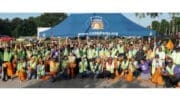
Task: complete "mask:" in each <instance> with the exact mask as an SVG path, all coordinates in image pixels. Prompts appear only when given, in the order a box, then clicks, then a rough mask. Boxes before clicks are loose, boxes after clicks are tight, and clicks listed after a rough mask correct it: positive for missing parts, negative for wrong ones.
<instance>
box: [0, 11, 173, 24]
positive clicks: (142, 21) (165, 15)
mask: <svg viewBox="0 0 180 101" xmlns="http://www.w3.org/2000/svg"><path fill="white" fill-rule="evenodd" d="M122 14H123V15H124V16H125V17H127V18H128V19H130V20H132V21H133V22H135V23H137V24H139V25H141V26H144V27H147V26H149V25H150V24H151V22H152V21H153V20H158V21H161V20H162V19H166V20H167V21H170V20H171V16H170V15H169V14H168V13H163V14H162V15H160V16H159V17H157V18H150V17H145V18H138V17H136V16H135V14H134V13H122ZM40 15H41V13H0V18H2V19H6V18H8V19H10V20H11V19H13V18H16V17H19V18H22V19H26V18H29V17H36V16H40Z"/></svg>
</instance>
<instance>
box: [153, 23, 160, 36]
mask: <svg viewBox="0 0 180 101" xmlns="http://www.w3.org/2000/svg"><path fill="white" fill-rule="evenodd" d="M151 26H152V29H153V30H155V31H157V32H158V33H159V31H160V23H159V22H158V21H153V22H152V25H151Z"/></svg>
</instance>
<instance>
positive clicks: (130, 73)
mask: <svg viewBox="0 0 180 101" xmlns="http://www.w3.org/2000/svg"><path fill="white" fill-rule="evenodd" d="M125 80H126V81H127V82H132V81H133V72H132V71H130V70H129V72H128V74H127V76H126V78H125Z"/></svg>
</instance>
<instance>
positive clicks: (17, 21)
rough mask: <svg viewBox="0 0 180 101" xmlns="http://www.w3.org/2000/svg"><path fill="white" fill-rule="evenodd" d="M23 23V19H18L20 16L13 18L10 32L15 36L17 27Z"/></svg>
mask: <svg viewBox="0 0 180 101" xmlns="http://www.w3.org/2000/svg"><path fill="white" fill-rule="evenodd" d="M22 23H23V20H22V19H20V18H14V19H13V20H12V21H11V34H12V35H13V36H15V37H17V36H18V34H19V32H18V29H19V27H20V25H22Z"/></svg>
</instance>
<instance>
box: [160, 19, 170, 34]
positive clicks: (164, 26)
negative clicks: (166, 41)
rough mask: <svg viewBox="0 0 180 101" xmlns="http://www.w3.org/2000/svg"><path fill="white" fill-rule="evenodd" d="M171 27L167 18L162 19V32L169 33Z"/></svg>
mask: <svg viewBox="0 0 180 101" xmlns="http://www.w3.org/2000/svg"><path fill="white" fill-rule="evenodd" d="M168 27H169V22H168V21H166V20H165V19H163V20H161V24H160V31H159V33H160V34H167V33H168V29H169V28H168Z"/></svg>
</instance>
